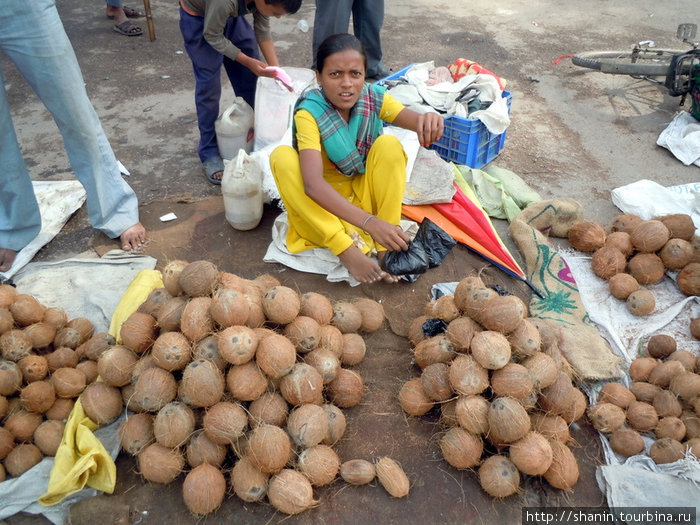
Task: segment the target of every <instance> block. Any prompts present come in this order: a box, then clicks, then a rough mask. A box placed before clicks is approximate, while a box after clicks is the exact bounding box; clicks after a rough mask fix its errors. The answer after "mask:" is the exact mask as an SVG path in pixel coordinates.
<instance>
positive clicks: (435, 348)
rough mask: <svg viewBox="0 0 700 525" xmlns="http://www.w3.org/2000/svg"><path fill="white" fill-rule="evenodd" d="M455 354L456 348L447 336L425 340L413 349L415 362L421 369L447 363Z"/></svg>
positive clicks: (440, 335) (437, 336)
mask: <svg viewBox="0 0 700 525" xmlns="http://www.w3.org/2000/svg"><path fill="white" fill-rule="evenodd" d="M454 354H455V352H454V347H453V346H452V343H451V342H450V340H449V338H448V337H447V336H446V335H445V334H438V335H435V336H433V337H428V338H426V339H423V340H422V341H420V342H419V343H418V344H417V345H416V346H415V348H414V349H413V357H414V359H415V362H416V364H417V365H418V366H419V367H421V368H425V367H426V366H428V365H431V364H433V363H447V362H449V361H451V360H452V358H453V357H454Z"/></svg>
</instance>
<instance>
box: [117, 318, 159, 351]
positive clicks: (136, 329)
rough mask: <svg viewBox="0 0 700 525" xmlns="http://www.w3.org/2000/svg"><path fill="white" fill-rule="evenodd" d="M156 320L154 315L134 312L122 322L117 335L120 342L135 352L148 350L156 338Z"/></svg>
mask: <svg viewBox="0 0 700 525" xmlns="http://www.w3.org/2000/svg"><path fill="white" fill-rule="evenodd" d="M157 332H158V322H157V321H156V319H155V317H153V316H152V315H149V314H145V313H142V312H134V313H133V314H131V315H130V316H129V317H127V318H126V320H125V321H124V322H123V323H122V326H121V328H120V329H119V336H120V338H121V340H122V344H123V345H124V346H127V347H129V348H131V349H132V350H133V351H134V352H136V353H137V354H142V353H144V352H145V351H146V350H148V349H149V348H150V347H151V345H152V344H153V341H155V339H156V335H157Z"/></svg>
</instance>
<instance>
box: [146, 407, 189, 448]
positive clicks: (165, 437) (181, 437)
mask: <svg viewBox="0 0 700 525" xmlns="http://www.w3.org/2000/svg"><path fill="white" fill-rule="evenodd" d="M194 426H195V420H194V412H192V409H191V408H190V407H188V406H187V405H185V404H184V403H180V402H179V401H171V402H170V403H168V404H167V405H165V406H164V407H163V408H161V409H160V410H159V411H158V414H156V417H155V419H154V420H153V435H154V437H155V438H156V441H157V442H158V443H160V444H161V445H163V446H164V447H168V448H176V447H180V446H182V445H184V444H185V443H186V442H187V440H188V439H189V438H190V435H192V432H193V431H194Z"/></svg>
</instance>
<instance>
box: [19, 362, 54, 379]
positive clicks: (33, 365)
mask: <svg viewBox="0 0 700 525" xmlns="http://www.w3.org/2000/svg"><path fill="white" fill-rule="evenodd" d="M17 364H18V365H19V368H20V370H21V371H22V377H23V378H24V381H25V382H27V383H31V382H33V381H41V380H42V379H44V378H45V377H46V376H47V375H48V373H49V364H48V363H47V361H46V358H45V357H44V356H42V355H28V356H26V357H23V358H22V359H20V360H19V361H18V362H17Z"/></svg>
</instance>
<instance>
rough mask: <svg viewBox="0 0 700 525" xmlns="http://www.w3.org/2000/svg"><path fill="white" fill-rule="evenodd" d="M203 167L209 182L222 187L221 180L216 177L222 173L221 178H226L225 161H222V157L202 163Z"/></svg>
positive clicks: (211, 158)
mask: <svg viewBox="0 0 700 525" xmlns="http://www.w3.org/2000/svg"><path fill="white" fill-rule="evenodd" d="M202 166H204V173H205V175H206V176H207V180H208V181H209V182H211V183H212V184H214V185H216V186H221V179H217V178H215V177H214V175H216V174H217V173H219V172H221V178H223V176H224V161H223V160H221V157H210V158H208V159H207V160H205V161H204V162H202Z"/></svg>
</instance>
